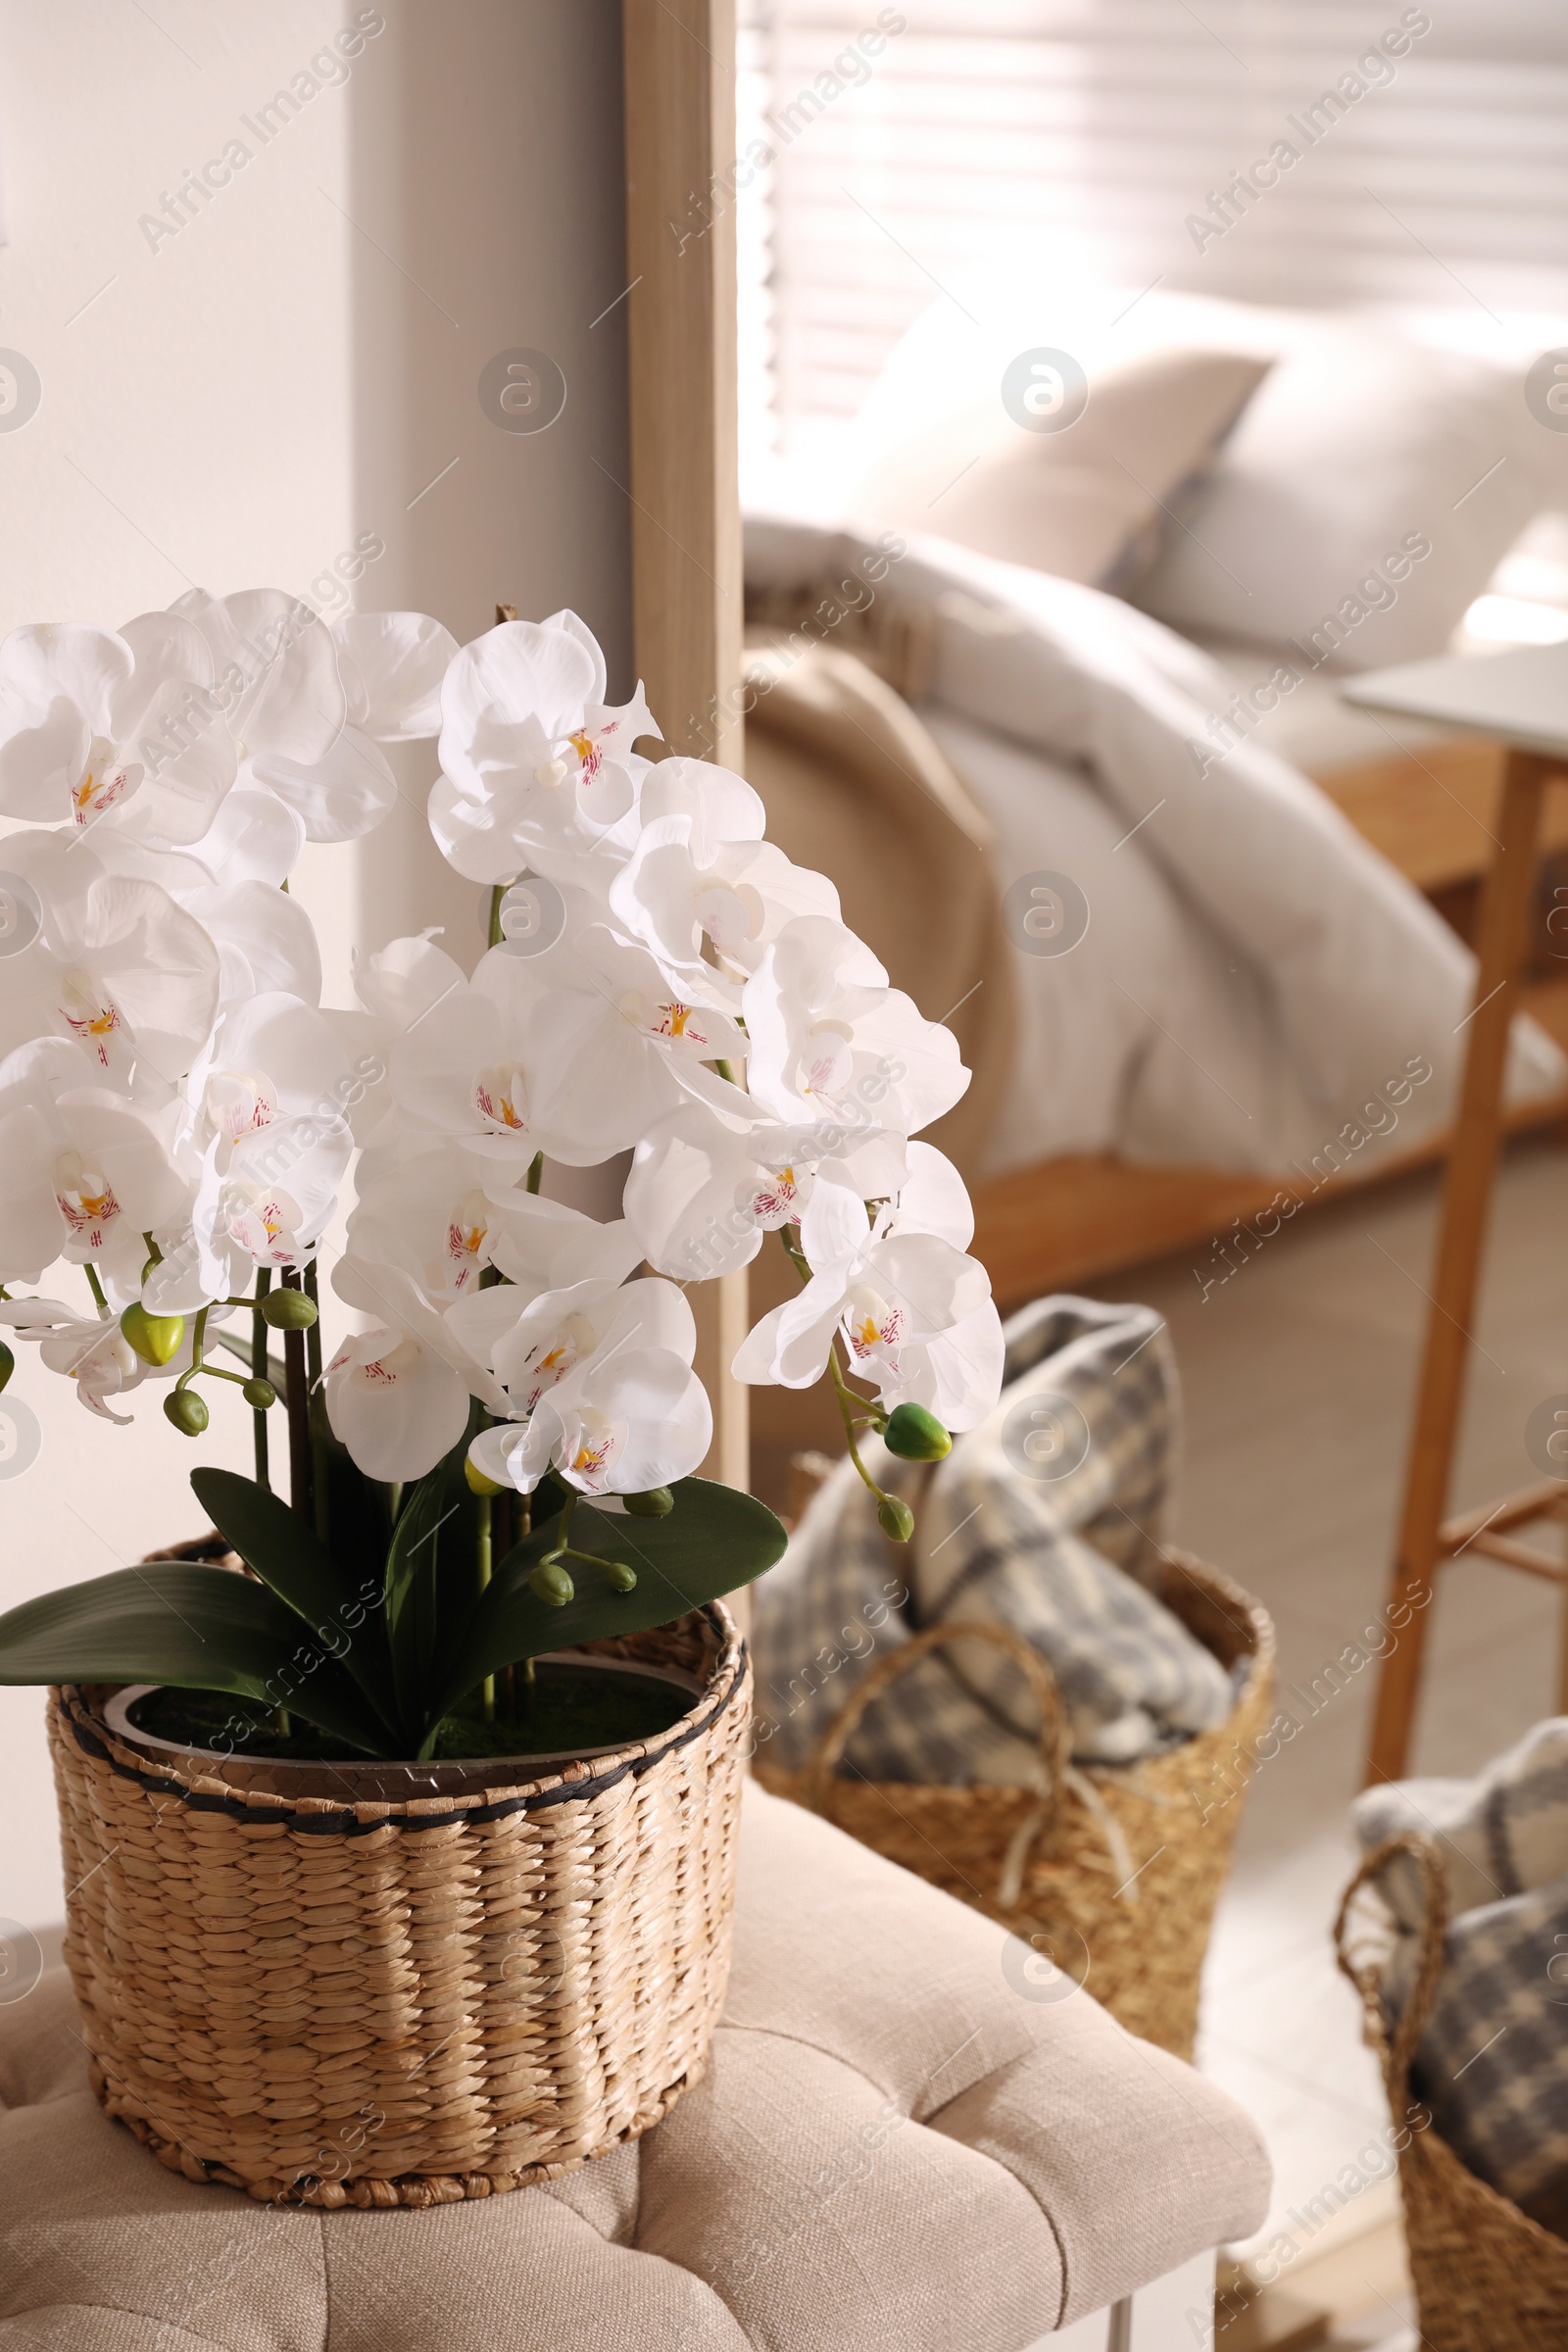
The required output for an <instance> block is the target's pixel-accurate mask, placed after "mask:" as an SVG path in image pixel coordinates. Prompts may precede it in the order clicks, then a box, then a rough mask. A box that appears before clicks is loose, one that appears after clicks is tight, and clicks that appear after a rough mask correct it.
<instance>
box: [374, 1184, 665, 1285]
mask: <svg viewBox="0 0 1568 2352" xmlns="http://www.w3.org/2000/svg"><path fill="white" fill-rule="evenodd" d="M357 1187H358V1194H359V1202H358V1206H357V1207H356V1208H355V1210H354V1213H353V1215H352V1216H351V1217H350V1219H349V1225H348V1246H349V1249H350V1250H351V1252H355V1253H357V1254H359V1255H362V1256H365V1257H369V1258H374V1259H379V1260H381V1261H383V1262H386V1263H389V1264H393V1265H399V1266H402V1267H403V1268H404V1269H405V1270H406V1271H407V1272H408V1273H410V1274H412V1275H413V1276H414V1278H415V1280H416V1281H417V1283H418V1285H419V1287H420V1289H421V1290H422V1291H423V1293H424V1295H425V1297H426V1298H427V1299H432V1300H437V1301H439V1302H441V1303H443V1304H447V1303H450V1302H451V1301H452V1300H454V1299H464V1298H466V1297H467V1296H468V1295H469V1293H470V1292H473V1291H476V1290H477V1289H478V1288H479V1282H480V1276H481V1274H482V1273H483V1271H484V1269H485V1267H486V1266H494V1267H495V1268H496V1269H497V1270H498V1271H499V1272H501V1273H504V1274H505V1275H506V1277H507V1280H508V1282H509V1283H510V1284H512V1285H514V1286H515V1287H514V1289H513V1290H512V1292H511V1299H512V1311H513V1313H514V1314H515V1313H516V1312H517V1310H518V1308H519V1306H520V1305H521V1304H522V1303H524V1302H525V1301H526V1300H527V1299H532V1298H534V1297H536V1296H537V1295H538V1294H539V1293H540V1292H541V1291H547V1290H559V1289H561V1288H563V1287H564V1285H565V1284H567V1283H572V1282H581V1281H585V1280H587V1279H588V1278H589V1277H590V1276H593V1275H604V1276H608V1277H609V1279H610V1280H612V1281H613V1282H620V1281H622V1280H623V1279H624V1277H625V1276H626V1275H628V1274H629V1273H630V1272H631V1270H632V1268H633V1267H634V1266H635V1265H636V1264H637V1263H638V1261H639V1259H640V1258H641V1256H642V1250H641V1248H640V1246H639V1244H638V1242H637V1241H636V1239H635V1238H634V1237H633V1235H632V1234H631V1232H630V1230H629V1228H628V1227H627V1225H626V1224H625V1222H624V1221H623V1220H616V1221H615V1222H614V1223H613V1224H610V1225H601V1224H600V1223H599V1222H598V1221H597V1220H596V1219H595V1218H593V1217H586V1216H584V1215H583V1214H582V1212H581V1210H580V1209H575V1208H567V1207H566V1206H565V1205H564V1202H562V1201H544V1200H540V1199H539V1198H538V1197H537V1196H536V1195H534V1194H531V1193H525V1192H520V1191H518V1190H517V1189H516V1187H515V1185H509V1184H506V1183H504V1182H503V1181H502V1174H501V1171H498V1170H497V1168H496V1166H495V1163H494V1161H493V1160H489V1159H485V1158H484V1157H482V1156H481V1155H479V1154H477V1153H474V1152H469V1151H467V1150H466V1149H465V1148H464V1147H462V1146H461V1145H453V1144H448V1143H445V1142H440V1143H436V1144H433V1145H431V1146H430V1147H428V1148H427V1149H425V1150H422V1151H418V1152H414V1153H412V1154H410V1153H407V1152H403V1151H398V1150H395V1149H388V1148H386V1147H382V1148H380V1149H377V1150H374V1151H370V1152H365V1153H364V1154H363V1155H362V1157H361V1160H360V1165H359V1169H358V1174H357ZM519 1292H520V1294H521V1295H520V1297H519V1295H518V1294H519Z"/></svg>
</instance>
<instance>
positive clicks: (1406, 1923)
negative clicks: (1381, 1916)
mask: <svg viewBox="0 0 1568 2352" xmlns="http://www.w3.org/2000/svg"><path fill="white" fill-rule="evenodd" d="M1350 1822H1351V1826H1352V1828H1353V1829H1354V1831H1355V1835H1356V1837H1357V1838H1358V1839H1359V1840H1360V1844H1361V1850H1362V1851H1363V1853H1370V1852H1371V1851H1372V1848H1373V1847H1374V1846H1375V1845H1381V1844H1382V1843H1383V1840H1384V1839H1385V1838H1397V1837H1398V1836H1399V1835H1400V1833H1401V1832H1402V1831H1405V1830H1414V1831H1416V1832H1418V1833H1419V1834H1420V1835H1422V1836H1425V1837H1428V1838H1436V1839H1437V1842H1438V1846H1439V1850H1440V1851H1441V1853H1442V1855H1443V1860H1444V1865H1445V1867H1446V1871H1447V1875H1448V1909H1449V1912H1450V1914H1456V1913H1458V1912H1461V1911H1470V1910H1474V1909H1475V1908H1476V1906H1477V1905H1478V1904H1482V1903H1495V1902H1496V1901H1498V1900H1499V1899H1500V1898H1501V1897H1503V1896H1506V1895H1512V1894H1522V1893H1524V1892H1525V1890H1526V1889H1527V1888H1529V1887H1544V1886H1546V1885H1547V1884H1548V1883H1549V1882H1550V1881H1551V1880H1553V1879H1559V1878H1562V1877H1563V1876H1564V1875H1565V1874H1568V1715H1557V1716H1553V1717H1551V1718H1550V1719H1549V1720H1548V1721H1547V1722H1545V1723H1538V1724H1537V1725H1536V1727H1535V1729H1534V1731H1530V1732H1527V1733H1526V1734H1525V1736H1524V1738H1523V1739H1522V1740H1519V1741H1518V1742H1517V1743H1516V1744H1515V1745H1514V1746H1513V1747H1510V1748H1509V1749H1508V1750H1507V1751H1506V1753H1504V1754H1503V1755H1500V1756H1497V1757H1495V1759H1494V1760H1493V1762H1492V1763H1490V1764H1489V1765H1488V1766H1487V1768H1486V1770H1485V1771H1484V1772H1481V1773H1478V1774H1477V1775H1476V1777H1475V1779H1474V1780H1469V1781H1455V1780H1424V1781H1423V1780H1410V1781H1390V1782H1387V1783H1386V1784H1385V1785H1384V1786H1383V1787H1382V1788H1380V1789H1363V1790H1362V1792H1361V1794H1360V1795H1359V1796H1358V1797H1357V1798H1356V1799H1355V1802H1354V1803H1353V1804H1352V1805H1351V1807H1350ZM1381 1884H1382V1890H1383V1893H1384V1895H1385V1897H1386V1898H1387V1900H1388V1902H1389V1904H1390V1906H1391V1908H1392V1909H1393V1911H1394V1913H1395V1916H1396V1917H1397V1919H1398V1921H1399V1923H1400V1925H1401V1926H1403V1927H1406V1928H1418V1927H1419V1926H1420V1924H1421V1917H1422V1911H1423V1903H1422V1896H1421V1879H1420V1874H1419V1873H1418V1871H1417V1870H1416V1867H1415V1864H1414V1863H1413V1862H1410V1861H1408V1860H1407V1859H1403V1858H1401V1859H1399V1860H1397V1861H1396V1862H1395V1863H1393V1864H1392V1865H1391V1866H1390V1868H1389V1869H1388V1870H1387V1871H1385V1873H1384V1874H1383V1879H1382V1882H1381ZM1564 1973H1568V1963H1565V1970H1564Z"/></svg>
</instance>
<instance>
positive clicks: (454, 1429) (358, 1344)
mask: <svg viewBox="0 0 1568 2352" xmlns="http://www.w3.org/2000/svg"><path fill="white" fill-rule="evenodd" d="M332 1288H333V1289H334V1290H335V1291H336V1292H337V1294H338V1297H339V1298H340V1299H343V1300H344V1301H345V1302H346V1303H347V1304H348V1305H350V1306H353V1307H357V1308H359V1309H360V1310H361V1311H363V1312H366V1313H368V1314H372V1315H375V1316H376V1317H377V1318H378V1320H377V1321H376V1323H375V1324H374V1325H373V1326H372V1327H371V1328H370V1329H369V1330H367V1331H361V1332H356V1333H354V1334H353V1335H352V1336H351V1337H350V1338H349V1339H347V1340H345V1341H344V1343H343V1345H342V1347H341V1348H338V1350H337V1352H336V1354H335V1355H334V1356H333V1358H332V1360H331V1362H330V1364H329V1365H328V1366H327V1368H326V1373H325V1376H324V1379H323V1382H322V1388H323V1392H324V1395H325V1398H326V1417H327V1419H328V1421H329V1422H330V1423H331V1426H332V1431H333V1434H334V1435H335V1436H336V1437H337V1438H338V1439H340V1440H341V1442H342V1444H343V1445H344V1446H347V1447H348V1450H349V1452H350V1454H351V1455H352V1457H353V1459H354V1460H355V1462H357V1463H358V1465H359V1467H360V1468H361V1469H362V1470H363V1471H364V1472H365V1474H366V1476H367V1477H368V1478H379V1479H386V1480H389V1481H395V1480H403V1481H405V1482H406V1481H408V1480H409V1479H415V1478H422V1477H423V1476H424V1474H425V1472H426V1471H427V1470H433V1469H434V1468H435V1465H436V1463H437V1462H438V1461H440V1459H441V1457H442V1455H443V1454H445V1453H449V1452H450V1451H451V1449H452V1447H453V1446H456V1444H457V1443H458V1441H459V1439H460V1438H461V1437H462V1435H463V1433H464V1430H465V1429H466V1426H467V1420H468V1399H469V1397H470V1395H473V1396H477V1397H479V1398H480V1401H481V1402H483V1403H485V1404H487V1405H488V1406H489V1407H490V1408H491V1409H492V1410H493V1411H501V1412H505V1410H506V1397H505V1394H504V1392H503V1391H502V1390H501V1388H500V1385H499V1383H498V1382H497V1381H496V1380H495V1378H494V1377H493V1375H492V1374H490V1373H489V1372H487V1371H486V1370H485V1368H484V1367H483V1366H482V1365H481V1364H479V1363H478V1362H477V1361H476V1360H475V1359H474V1358H473V1357H472V1356H471V1355H470V1354H469V1352H468V1351H467V1349H466V1348H464V1346H463V1345H462V1342H461V1340H460V1338H459V1337H458V1336H457V1334H456V1333H455V1332H454V1331H453V1330H452V1329H451V1328H450V1326H449V1325H448V1323H447V1322H446V1320H445V1319H444V1318H443V1317H442V1316H441V1315H439V1314H438V1313H437V1312H436V1311H435V1309H434V1308H433V1307H432V1306H431V1305H430V1303H429V1301H428V1300H427V1299H425V1298H424V1297H423V1296H422V1294H421V1292H420V1291H419V1288H418V1286H417V1283H415V1282H414V1281H413V1279H412V1278H411V1277H410V1276H409V1275H408V1274H406V1273H405V1272H404V1271H403V1270H402V1268H401V1267H397V1266H388V1265H384V1264H380V1263H377V1262H374V1261H372V1260H369V1259H367V1258H363V1257H360V1256H358V1255H355V1254H345V1255H344V1256H343V1257H341V1258H340V1259H339V1260H338V1262H337V1264H336V1266H335V1267H334V1268H333V1269H332Z"/></svg>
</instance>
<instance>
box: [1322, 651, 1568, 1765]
mask: <svg viewBox="0 0 1568 2352" xmlns="http://www.w3.org/2000/svg"><path fill="white" fill-rule="evenodd" d="M1343 691H1344V693H1345V697H1346V700H1347V701H1348V702H1351V703H1355V704H1358V705H1360V706H1361V707H1362V708H1363V709H1365V710H1369V711H1378V712H1380V713H1383V714H1387V715H1392V716H1395V717H1400V718H1423V719H1435V720H1437V721H1439V722H1440V723H1442V724H1444V725H1446V726H1449V727H1453V728H1455V729H1459V730H1463V731H1465V732H1468V733H1472V734H1477V735H1483V736H1487V737H1490V738H1492V739H1493V740H1494V741H1495V742H1497V743H1500V744H1502V745H1503V746H1504V747H1505V748H1506V751H1507V765H1506V769H1505V772H1504V777H1503V787H1502V796H1501V799H1500V801H1499V802H1498V805H1497V815H1496V820H1495V822H1496V834H1495V849H1494V851H1493V857H1492V863H1491V866H1490V868H1489V869H1488V872H1487V876H1486V882H1485V886H1484V891H1483V897H1482V903H1481V920H1480V929H1479V933H1478V937H1477V943H1476V945H1477V956H1478V962H1479V969H1478V971H1477V974H1476V999H1475V1004H1474V1006H1473V1007H1472V1009H1471V1011H1470V1013H1469V1014H1468V1015H1467V1016H1466V1024H1465V1025H1466V1026H1467V1027H1468V1029H1469V1038H1468V1041H1467V1045H1466V1052H1465V1066H1464V1083H1463V1088H1462V1091H1461V1094H1460V1100H1459V1112H1458V1117H1457V1120H1456V1122H1455V1126H1454V1131H1453V1143H1452V1147H1451V1150H1450V1153H1449V1158H1448V1172H1447V1179H1446V1184H1445V1187H1444V1196H1443V1221H1442V1227H1441V1231H1440V1234H1439V1240H1438V1252H1437V1261H1436V1265H1435V1267H1434V1270H1433V1275H1432V1287H1431V1290H1430V1292H1429V1293H1428V1296H1429V1298H1430V1299H1431V1302H1432V1312H1431V1316H1430V1319H1429V1321H1428V1324H1427V1338H1426V1348H1425V1352H1424V1354H1423V1357H1422V1364H1421V1386H1420V1392H1419V1396H1418V1398H1417V1402H1416V1413H1415V1427H1414V1431H1413V1434H1412V1437H1411V1443H1410V1456H1409V1463H1408V1467H1407V1469H1406V1473H1405V1485H1404V1507H1403V1511H1402V1514H1401V1517H1400V1522H1399V1537H1398V1549H1397V1556H1396V1559H1395V1564H1394V1577H1393V1585H1392V1590H1391V1593H1390V1607H1391V1610H1394V1609H1397V1608H1398V1607H1399V1605H1400V1604H1404V1605H1405V1606H1406V1607H1407V1608H1408V1609H1409V1610H1410V1614H1409V1617H1408V1622H1407V1623H1405V1624H1404V1625H1403V1626H1402V1627H1401V1628H1399V1629H1398V1631H1397V1639H1396V1642H1395V1646H1394V1648H1393V1649H1392V1650H1390V1652H1389V1654H1388V1656H1387V1657H1386V1658H1385V1660H1384V1662H1383V1669H1382V1676H1381V1679H1380V1682H1379V1685H1378V1698H1377V1711H1376V1715H1375V1717H1374V1720H1373V1727H1372V1743H1371V1750H1370V1754H1369V1756H1368V1760H1367V1778H1368V1780H1369V1781H1384V1780H1397V1779H1398V1778H1399V1777H1400V1776H1401V1774H1403V1772H1404V1771H1405V1769H1406V1764H1407V1759H1408V1754H1409V1746H1410V1734H1411V1727H1412V1724H1413V1721H1414V1716H1415V1709H1416V1704H1417V1700H1418V1698H1419V1695H1420V1688H1421V1669H1422V1661H1423V1652H1424V1650H1425V1646H1426V1637H1427V1627H1428V1621H1429V1618H1430V1613H1431V1612H1430V1608H1429V1606H1428V1603H1429V1602H1430V1601H1431V1600H1432V1598H1433V1596H1434V1578H1435V1576H1436V1573H1437V1570H1438V1569H1439V1568H1440V1567H1441V1566H1442V1565H1443V1563H1444V1562H1445V1561H1446V1560H1449V1559H1451V1558H1453V1557H1454V1556H1455V1554H1456V1553H1458V1552H1460V1551H1471V1552H1480V1553H1481V1554H1483V1555H1484V1556H1485V1557H1486V1558H1488V1559H1493V1560H1497V1561H1500V1562H1501V1563H1502V1565H1503V1566H1505V1567H1508V1568H1514V1569H1518V1570H1520V1571H1522V1572H1523V1573H1525V1574H1526V1575H1530V1576H1537V1577H1544V1578H1545V1579H1546V1580H1547V1581H1548V1582H1549V1583H1552V1584H1558V1585H1562V1584H1565V1583H1568V1572H1565V1569H1564V1567H1563V1564H1562V1562H1561V1561H1560V1560H1553V1559H1550V1558H1547V1557H1546V1555H1545V1554H1544V1553H1542V1552H1539V1551H1536V1550H1535V1549H1534V1548H1533V1547H1531V1546H1530V1545H1528V1544H1521V1543H1520V1542H1519V1540H1518V1537H1517V1534H1516V1533H1515V1531H1516V1530H1518V1529H1519V1528H1522V1527H1524V1526H1526V1525H1528V1524H1530V1523H1531V1522H1533V1521H1540V1520H1544V1519H1547V1518H1561V1517H1563V1516H1564V1515H1565V1513H1568V1483H1564V1482H1559V1481H1558V1480H1556V1479H1549V1478H1548V1479H1544V1480H1542V1481H1540V1482H1539V1483H1538V1484H1536V1485H1535V1486H1532V1487H1529V1488H1526V1489H1524V1490H1522V1491H1521V1492H1520V1493H1518V1494H1515V1495H1506V1496H1504V1497H1503V1498H1502V1499H1501V1500H1500V1501H1498V1502H1495V1503H1492V1504H1489V1505H1488V1506H1486V1507H1485V1508H1483V1509H1481V1510H1479V1511H1471V1512H1467V1513H1466V1514H1465V1515H1464V1516H1463V1517H1462V1518H1457V1519H1450V1518H1447V1517H1446V1516H1445V1514H1446V1509H1447V1500H1448V1485H1449V1476H1450V1470H1451V1466H1452V1459H1453V1446H1454V1439H1455V1436H1456V1434H1457V1430H1458V1421H1459V1410H1460V1405H1461V1403H1462V1401H1463V1393H1464V1378H1465V1371H1466V1367H1467V1360H1468V1354H1469V1348H1470V1326H1471V1319H1472V1316H1473V1314H1474V1311H1475V1303H1476V1289H1477V1284H1478V1281H1479V1278H1480V1271H1481V1252H1482V1247H1483V1244H1484V1240H1485V1235H1486V1222H1487V1209H1488V1205H1489V1202H1490V1201H1491V1197H1492V1184H1493V1177H1494V1174H1495V1168H1496V1160H1497V1145H1498V1139H1499V1134H1500V1129H1501V1112H1502V1082H1503V1071H1504V1066H1505V1063H1506V1060H1507V1052H1508V1030H1509V1024H1510V1022H1511V1020H1512V1017H1513V1014H1514V1012H1515V1011H1516V1010H1517V1009H1518V1006H1519V994H1520V983H1521V980H1522V976H1523V971H1524V965H1525V959H1526V951H1527V947H1528V943H1529V937H1530V913H1531V898H1532V892H1533V888H1534V883H1535V875H1536V858H1537V850H1538V846H1539V843H1540V838H1541V820H1542V803H1543V798H1544V791H1545V787H1546V785H1547V784H1548V783H1549V782H1550V781H1551V780H1552V779H1553V778H1554V777H1556V776H1560V775H1563V774H1564V773H1568V645H1552V646H1530V647H1528V648H1525V649H1522V650H1521V651H1519V652H1517V653H1510V654H1498V655H1495V656H1493V657H1492V658H1491V659H1479V660H1472V661H1441V662H1414V663H1411V664H1409V665H1408V666H1406V667H1404V668H1401V669H1386V670H1380V671H1377V672H1375V673H1374V674H1372V675H1370V676H1368V677H1365V678H1358V679H1356V680H1355V681H1354V682H1353V683H1351V684H1349V685H1347V686H1346V687H1345V688H1344V690H1343ZM1565 1467H1568V1465H1565ZM1565 1620H1568V1610H1565ZM1391 1622H1395V1621H1394V1620H1391ZM1559 1703H1560V1704H1562V1705H1563V1707H1564V1708H1565V1710H1568V1639H1565V1642H1564V1646H1563V1650H1562V1653H1561V1660H1560V1665H1559Z"/></svg>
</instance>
